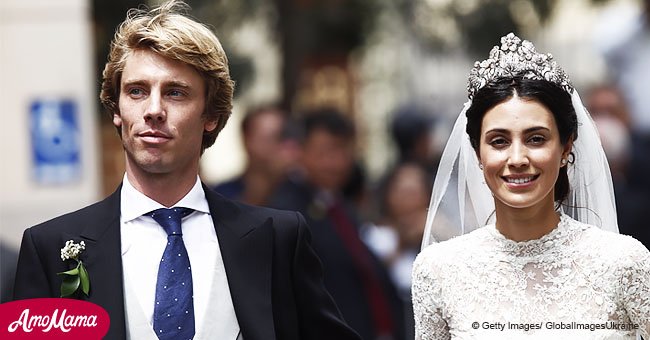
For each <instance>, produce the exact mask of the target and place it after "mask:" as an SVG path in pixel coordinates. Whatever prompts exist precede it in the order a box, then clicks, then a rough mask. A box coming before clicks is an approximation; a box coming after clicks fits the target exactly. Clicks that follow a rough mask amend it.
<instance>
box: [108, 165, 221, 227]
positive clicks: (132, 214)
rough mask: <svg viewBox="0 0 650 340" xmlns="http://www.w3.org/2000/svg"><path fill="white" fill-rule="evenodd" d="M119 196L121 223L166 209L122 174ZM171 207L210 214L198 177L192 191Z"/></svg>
mask: <svg viewBox="0 0 650 340" xmlns="http://www.w3.org/2000/svg"><path fill="white" fill-rule="evenodd" d="M120 195H121V197H120V200H121V201H120V203H121V215H122V222H128V221H131V220H134V219H136V218H138V217H140V216H142V215H144V214H146V213H148V212H150V211H152V210H156V209H160V208H166V207H165V206H163V205H162V204H160V203H158V202H156V201H155V200H153V199H151V198H149V197H147V196H146V195H145V194H143V193H141V192H140V191H138V190H137V189H136V188H135V187H134V186H133V185H132V184H131V183H130V182H129V179H128V178H127V176H126V174H124V179H123V180H122V191H121V194H120ZM173 207H183V208H190V209H193V210H196V211H200V212H203V213H208V214H209V213H210V207H209V206H208V201H207V199H206V198H205V191H203V185H201V179H200V178H199V176H198V175H197V176H196V183H194V186H193V187H192V189H191V190H190V191H189V192H188V193H187V195H185V197H183V198H181V200H180V201H178V203H176V204H174V205H173V206H172V207H170V208H173Z"/></svg>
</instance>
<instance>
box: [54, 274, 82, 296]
mask: <svg viewBox="0 0 650 340" xmlns="http://www.w3.org/2000/svg"><path fill="white" fill-rule="evenodd" d="M59 274H63V273H59ZM79 281H80V280H79V276H78V275H65V277H64V278H63V283H61V297H66V296H71V295H72V294H74V292H76V291H77V289H78V288H79Z"/></svg>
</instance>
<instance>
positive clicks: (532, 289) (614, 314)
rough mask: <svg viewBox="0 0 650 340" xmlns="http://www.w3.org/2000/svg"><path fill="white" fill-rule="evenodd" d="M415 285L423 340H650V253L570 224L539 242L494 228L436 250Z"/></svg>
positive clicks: (421, 261) (421, 259)
mask: <svg viewBox="0 0 650 340" xmlns="http://www.w3.org/2000/svg"><path fill="white" fill-rule="evenodd" d="M413 282H414V285H413V307H414V314H415V328H416V329H415V332H416V339H420V340H425V339H426V340H429V339H436V340H438V339H590V340H591V339H600V340H605V339H607V340H613V339H636V334H637V331H638V332H639V334H640V335H642V336H643V337H644V338H646V339H650V252H649V251H648V250H647V249H646V248H645V247H644V246H643V245H642V244H641V243H640V242H638V241H636V240H635V239H633V238H631V237H629V236H623V235H619V234H615V233H611V232H607V231H604V230H601V229H599V228H597V227H594V226H591V225H587V224H583V223H581V222H578V221H575V220H573V219H571V218H570V217H569V216H567V215H561V216H560V222H559V224H558V226H557V228H555V229H554V230H553V231H551V232H550V233H549V234H547V235H545V236H543V237H541V238H540V239H537V240H531V241H525V242H515V241H512V240H509V239H507V238H505V237H504V236H503V235H502V234H500V233H499V231H497V229H496V228H495V226H494V225H493V224H492V225H488V226H485V227H483V228H479V229H477V230H475V231H473V232H471V233H469V234H465V235H463V236H459V237H456V238H453V239H451V240H448V241H445V242H441V243H434V244H432V245H430V246H428V247H427V248H426V249H424V250H423V251H422V253H420V255H419V256H418V258H417V260H416V262H415V264H414V270H413ZM584 328H586V329H584Z"/></svg>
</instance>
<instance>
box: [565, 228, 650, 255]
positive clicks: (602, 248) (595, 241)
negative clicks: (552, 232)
mask: <svg viewBox="0 0 650 340" xmlns="http://www.w3.org/2000/svg"><path fill="white" fill-rule="evenodd" d="M577 223H580V222H577ZM584 228H585V229H584V230H585V237H584V238H583V243H584V244H585V246H586V247H588V248H589V249H591V250H593V251H596V252H597V253H599V254H600V255H601V256H602V255H605V254H609V255H610V256H608V257H607V258H610V259H615V260H616V261H624V262H625V260H632V261H637V260H639V259H645V260H647V259H650V251H648V249H647V248H646V247H645V246H644V245H643V244H642V243H641V242H640V241H638V240H637V239H635V238H633V237H632V236H628V235H623V234H618V233H614V232H611V231H607V230H603V229H600V228H598V227H596V226H592V225H588V224H584Z"/></svg>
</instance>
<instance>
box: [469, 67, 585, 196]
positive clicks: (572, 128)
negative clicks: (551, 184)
mask: <svg viewBox="0 0 650 340" xmlns="http://www.w3.org/2000/svg"><path fill="white" fill-rule="evenodd" d="M515 95H517V96H518V97H520V98H522V99H524V100H532V101H535V102H538V103H540V104H542V105H544V106H545V107H546V108H547V109H548V110H549V111H551V113H552V114H553V117H554V118H555V124H556V125H557V128H558V130H559V133H560V141H561V143H562V145H566V143H567V142H569V140H570V139H571V140H576V139H577V138H578V119H577V117H576V112H575V110H574V109H573V104H572V103H571V95H569V93H567V92H566V91H565V90H564V89H563V88H562V87H560V86H559V85H557V84H555V83H552V82H549V81H545V80H535V79H528V78H524V77H522V76H514V77H504V78H499V79H497V80H495V81H493V82H490V83H488V84H487V85H485V86H484V87H483V88H481V89H480V90H478V91H477V92H476V94H475V95H474V98H473V99H472V105H471V106H470V108H469V109H468V110H467V113H466V115H467V128H466V131H467V134H468V135H469V140H470V143H471V144H472V147H473V148H474V151H476V152H477V153H478V152H479V144H480V143H479V141H480V138H481V124H482V122H483V116H485V113H486V112H487V111H489V110H490V109H492V108H493V107H495V106H497V105H499V104H501V103H503V102H505V101H507V100H509V99H510V98H512V97H514V96H515ZM571 161H572V160H571ZM568 194H569V176H568V175H567V167H566V166H564V167H561V168H560V173H559V175H558V179H557V181H556V182H555V195H554V200H555V201H556V202H562V201H564V200H565V199H566V197H567V195H568Z"/></svg>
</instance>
